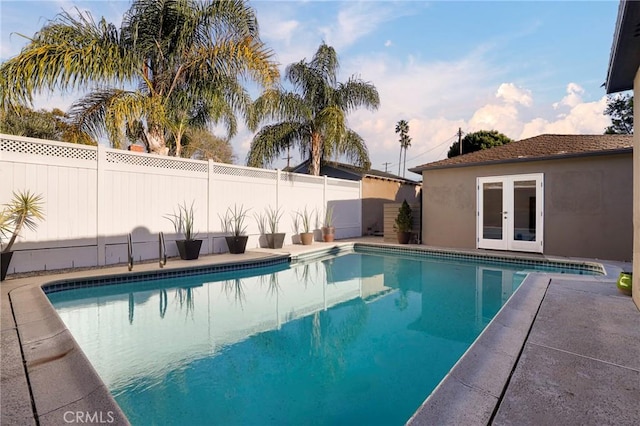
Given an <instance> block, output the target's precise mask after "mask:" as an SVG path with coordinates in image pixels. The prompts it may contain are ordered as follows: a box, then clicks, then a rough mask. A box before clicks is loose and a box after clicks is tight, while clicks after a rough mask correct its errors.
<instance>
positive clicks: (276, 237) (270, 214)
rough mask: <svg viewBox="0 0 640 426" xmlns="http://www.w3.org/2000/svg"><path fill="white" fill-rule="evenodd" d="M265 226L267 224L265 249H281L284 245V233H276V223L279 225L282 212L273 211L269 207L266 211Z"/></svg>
mask: <svg viewBox="0 0 640 426" xmlns="http://www.w3.org/2000/svg"><path fill="white" fill-rule="evenodd" d="M265 210H266V212H265V213H266V216H265V217H266V224H267V229H266V230H267V231H269V232H268V233H266V237H267V247H269V248H272V249H279V248H282V245H283V244H284V237H285V235H286V234H285V233H284V232H278V223H280V219H281V218H282V211H281V210H280V208H277V209H273V208H271V206H269V207H267V208H266V209H265Z"/></svg>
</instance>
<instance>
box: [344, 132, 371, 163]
mask: <svg viewBox="0 0 640 426" xmlns="http://www.w3.org/2000/svg"><path fill="white" fill-rule="evenodd" d="M336 151H337V153H338V154H339V155H344V156H345V157H346V159H347V161H348V162H349V163H351V164H354V165H356V166H357V167H360V168H362V169H364V170H369V169H370V168H371V160H370V159H369V150H368V149H367V145H366V144H365V142H364V140H363V139H362V137H361V136H360V135H359V134H357V133H356V132H354V131H353V130H351V129H347V131H346V133H345V136H344V138H343V139H342V140H341V141H340V144H339V145H338V147H337V148H336Z"/></svg>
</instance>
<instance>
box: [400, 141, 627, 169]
mask: <svg viewBox="0 0 640 426" xmlns="http://www.w3.org/2000/svg"><path fill="white" fill-rule="evenodd" d="M632 152H633V147H631V146H630V147H625V148H616V149H607V150H602V151H589V152H573V153H569V154H561V155H547V156H544V157H520V158H509V159H506V160H489V161H479V162H476V163H461V164H443V165H441V166H433V167H422V168H421V167H415V168H414V169H412V171H414V170H418V171H414V173H422V172H423V171H430V170H442V169H455V168H460V167H477V166H489V165H491V166H493V165H498V164H508V163H524V162H529V161H549V160H561V159H567V158H579V157H596V156H601V155H616V154H628V153H632Z"/></svg>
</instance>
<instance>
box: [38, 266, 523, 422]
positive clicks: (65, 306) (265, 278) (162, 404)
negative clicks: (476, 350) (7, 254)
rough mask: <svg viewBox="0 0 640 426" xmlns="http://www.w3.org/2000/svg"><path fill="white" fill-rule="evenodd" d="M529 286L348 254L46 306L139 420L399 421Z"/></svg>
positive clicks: (497, 276)
mask: <svg viewBox="0 0 640 426" xmlns="http://www.w3.org/2000/svg"><path fill="white" fill-rule="evenodd" d="M523 277H524V275H523V274H521V273H518V272H516V270H515V269H514V270H509V269H506V270H505V269H497V268H496V267H491V266H487V265H477V264H463V263H452V262H439V261H433V260H426V259H416V258H410V257H389V256H377V255H365V254H349V255H344V256H339V257H332V258H328V259H323V260H320V261H317V262H313V263H308V264H302V265H298V266H294V267H289V266H288V265H284V266H279V267H270V268H260V269H257V270H251V271H241V272H235V273H224V274H215V275H205V276H196V277H186V278H179V279H162V280H155V281H151V282H145V283H135V284H130V285H113V286H107V287H99V288H91V289H80V290H74V291H66V292H61V293H55V294H52V295H50V298H51V300H52V302H53V303H54V306H55V307H56V309H57V310H58V312H59V314H60V316H61V317H62V319H63V320H64V322H65V323H66V324H67V326H68V327H69V329H70V330H71V332H72V333H73V335H74V337H75V338H76V340H77V341H78V342H79V344H80V345H81V347H82V348H83V350H84V351H85V353H86V354H87V356H88V358H89V359H90V360H91V362H92V363H93V364H94V366H95V367H96V369H97V370H98V372H99V374H100V375H101V377H102V378H103V380H104V381H105V383H106V384H107V386H108V387H109V389H110V390H111V391H112V392H113V393H114V395H115V396H116V399H117V401H118V402H119V404H120V405H121V406H122V408H123V410H124V411H125V413H126V414H127V416H129V418H130V420H131V422H132V423H133V424H150V423H156V424H171V423H176V424H195V423H212V422H213V423H217V424H256V423H259V424H283V423H286V424H295V423H317V424H334V423H358V424H362V423H375V424H379V423H385V424H398V423H402V422H404V421H406V419H408V417H409V416H410V415H411V414H412V413H413V411H414V410H415V409H416V408H417V407H418V406H419V405H420V403H421V402H422V401H423V400H424V398H426V396H427V395H428V394H429V393H430V392H431V390H432V389H433V388H434V387H435V386H436V385H437V383H438V382H439V381H440V379H441V378H442V377H443V376H444V375H445V374H446V372H447V371H448V370H449V369H450V368H451V366H452V365H453V364H454V363H455V362H456V360H457V359H458V358H459V356H460V355H461V354H462V353H463V352H464V351H465V350H466V348H467V347H468V346H469V345H470V344H471V342H472V341H473V340H474V339H475V337H476V336H477V335H478V334H479V333H480V331H481V330H482V329H483V328H484V327H485V326H486V324H487V323H488V322H489V321H490V320H491V318H492V317H493V316H494V315H495V313H496V312H497V311H498V309H500V307H501V306H502V304H503V303H504V302H505V301H506V300H507V298H508V297H509V296H510V295H511V293H512V292H513V290H515V288H516V287H517V286H518V285H519V283H520V282H521V280H522V279H523ZM170 295H173V296H172V300H171V297H170ZM158 307H159V308H158ZM176 413H180V414H179V416H178V415H177V414H176ZM309 416H311V419H310V417H309Z"/></svg>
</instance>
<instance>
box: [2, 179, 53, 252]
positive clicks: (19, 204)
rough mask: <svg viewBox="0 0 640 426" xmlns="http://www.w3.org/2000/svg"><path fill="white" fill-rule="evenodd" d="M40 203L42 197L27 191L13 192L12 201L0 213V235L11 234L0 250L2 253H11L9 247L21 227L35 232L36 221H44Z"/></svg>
mask: <svg viewBox="0 0 640 426" xmlns="http://www.w3.org/2000/svg"><path fill="white" fill-rule="evenodd" d="M42 203H43V200H42V195H36V194H33V193H31V191H29V190H27V191H19V192H15V191H14V192H13V199H12V200H11V202H10V203H8V204H5V206H4V209H3V211H2V213H0V233H2V234H3V235H8V234H11V238H10V239H9V242H8V243H7V245H6V246H5V248H4V250H2V251H3V252H5V253H6V252H9V251H11V247H13V244H14V243H15V241H16V238H18V236H19V235H20V231H22V227H23V226H26V227H27V228H29V229H30V230H32V231H35V229H36V228H37V226H38V222H37V221H39V220H44V211H43V206H42Z"/></svg>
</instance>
